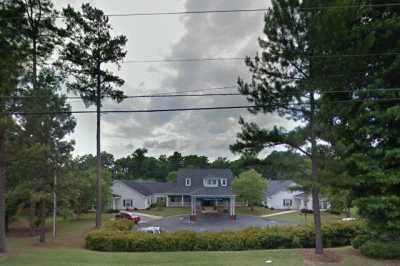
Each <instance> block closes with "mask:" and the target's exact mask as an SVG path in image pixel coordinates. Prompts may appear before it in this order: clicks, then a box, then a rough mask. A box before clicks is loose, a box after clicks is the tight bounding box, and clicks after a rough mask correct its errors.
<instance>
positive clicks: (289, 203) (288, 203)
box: [283, 199, 293, 207]
mask: <svg viewBox="0 0 400 266" xmlns="http://www.w3.org/2000/svg"><path fill="white" fill-rule="evenodd" d="M292 203H293V201H292V200H291V199H284V200H283V207H292Z"/></svg>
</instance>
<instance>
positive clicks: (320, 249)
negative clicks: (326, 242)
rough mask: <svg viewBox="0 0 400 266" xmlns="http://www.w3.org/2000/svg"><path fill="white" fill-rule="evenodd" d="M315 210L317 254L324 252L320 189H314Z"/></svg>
mask: <svg viewBox="0 0 400 266" xmlns="http://www.w3.org/2000/svg"><path fill="white" fill-rule="evenodd" d="M312 201H313V212H314V232H315V254H318V255H321V254H324V247H323V242H322V230H321V212H320V207H319V191H318V189H316V188H313V190H312Z"/></svg>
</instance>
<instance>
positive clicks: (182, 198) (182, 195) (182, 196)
mask: <svg viewBox="0 0 400 266" xmlns="http://www.w3.org/2000/svg"><path fill="white" fill-rule="evenodd" d="M181 207H182V208H183V207H184V206H183V194H182V199H181Z"/></svg>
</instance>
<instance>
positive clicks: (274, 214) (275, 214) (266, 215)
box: [261, 210, 298, 218]
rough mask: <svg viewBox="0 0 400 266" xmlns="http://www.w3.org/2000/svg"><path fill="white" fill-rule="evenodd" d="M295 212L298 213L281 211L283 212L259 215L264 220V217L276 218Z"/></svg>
mask: <svg viewBox="0 0 400 266" xmlns="http://www.w3.org/2000/svg"><path fill="white" fill-rule="evenodd" d="M296 212H298V210H290V211H283V212H276V213H271V214H265V215H261V217H263V218H266V217H273V216H278V215H282V214H288V213H296Z"/></svg>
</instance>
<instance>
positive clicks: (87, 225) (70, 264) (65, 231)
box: [0, 214, 400, 266]
mask: <svg viewBox="0 0 400 266" xmlns="http://www.w3.org/2000/svg"><path fill="white" fill-rule="evenodd" d="M110 217H112V215H104V216H103V218H104V220H108V219H109V218H110ZM93 227H94V215H93V214H90V215H85V216H82V217H81V218H80V219H79V220H70V221H63V222H60V223H59V234H58V238H57V240H55V241H52V240H49V241H48V243H46V244H39V243H38V242H37V238H31V237H18V238H16V237H14V238H12V237H11V238H9V239H8V248H9V253H8V255H7V257H4V256H3V257H0V265H4V266H23V265H30V266H53V265H58V266H81V265H82V266H114V265H117V266H122V265H124V266H125V265H126V266H128V265H135V266H141V265H148V266H150V265H152V266H158V265H160V266H172V265H174V266H175V265H176V266H180V265H189V266H191V265H199V266H201V265H216V266H219V265H220V266H223V265H226V266H236V265H237V266H239V265H240V266H246V265H248V266H250V265H251V266H253V265H255V266H256V265H278V266H284V265H285V266H292V265H293V266H294V265H296V266H302V265H318V266H325V265H326V266H328V265H332V266H336V265H337V266H350V265H363V266H384V265H400V261H391V262H390V264H389V262H385V261H377V260H371V259H367V258H364V257H362V256H360V255H357V253H356V252H355V251H354V250H353V249H352V248H350V247H345V248H337V249H329V250H330V251H332V252H334V253H336V254H337V255H339V256H340V257H342V261H341V262H339V263H334V264H332V263H314V262H310V261H305V260H304V257H303V255H302V252H303V250H294V249H292V250H257V251H240V252H160V253H123V252H121V253H111V252H110V253H106V252H95V251H89V250H86V249H84V247H83V245H84V241H83V240H84V236H85V234H86V233H87V232H88V231H90V230H92V229H93ZM266 260H272V263H271V264H266V263H265V261H266Z"/></svg>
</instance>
